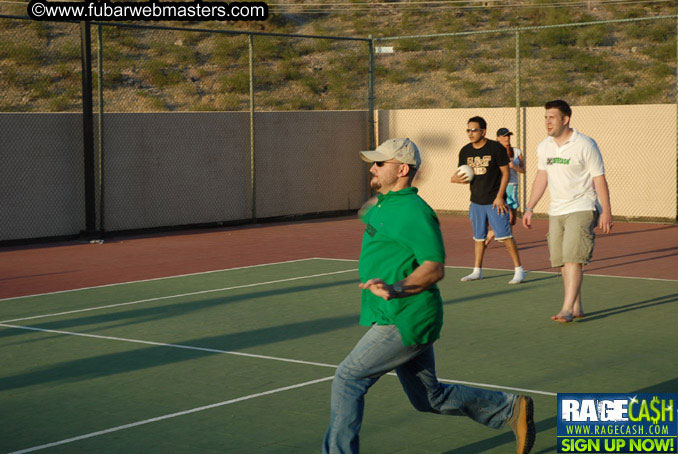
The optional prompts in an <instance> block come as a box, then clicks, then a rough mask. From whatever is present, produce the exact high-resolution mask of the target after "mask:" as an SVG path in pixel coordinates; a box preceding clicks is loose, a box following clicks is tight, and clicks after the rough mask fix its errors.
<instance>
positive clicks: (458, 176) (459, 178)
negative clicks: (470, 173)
mask: <svg viewBox="0 0 678 454" xmlns="http://www.w3.org/2000/svg"><path fill="white" fill-rule="evenodd" d="M450 182H452V183H457V184H469V183H470V181H468V180H467V179H466V175H464V174H463V173H459V171H458V170H457V171H456V172H455V173H454V175H452V178H451V179H450Z"/></svg>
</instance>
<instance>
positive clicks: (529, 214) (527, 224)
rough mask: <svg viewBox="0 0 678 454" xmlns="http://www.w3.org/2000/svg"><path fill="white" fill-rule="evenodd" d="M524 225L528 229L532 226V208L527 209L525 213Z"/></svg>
mask: <svg viewBox="0 0 678 454" xmlns="http://www.w3.org/2000/svg"><path fill="white" fill-rule="evenodd" d="M523 227H525V228H526V229H531V228H532V210H529V211H527V210H526V211H525V212H524V213H523Z"/></svg>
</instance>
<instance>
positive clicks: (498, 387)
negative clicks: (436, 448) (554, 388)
mask: <svg viewBox="0 0 678 454" xmlns="http://www.w3.org/2000/svg"><path fill="white" fill-rule="evenodd" d="M0 326H3V327H5V328H14V329H24V330H28V331H40V332H43V333H54V334H64V335H67V336H80V337H90V338H94V339H106V340H114V341H121V342H131V343H135V344H144V345H154V346H157V347H170V348H181V349H184V350H197V351H203V352H210V353H222V354H226V355H235V356H246V357H249V358H259V359H269V360H273V361H282V362H285V363H295V364H306V365H309V366H319V367H331V368H333V369H336V368H337V365H336V364H326V363H316V362H311V361H302V360H298V359H290V358H277V357H275V356H265V355H256V354H253V353H243V352H235V351H230V350H219V349H215V348H204V347H193V346H191V345H182V344H167V343H163V342H152V341H144V340H139V339H127V338H124V337H113V336H101V335H99V334H85V333H76V332H73V331H59V330H54V329H44V328H36V327H33V326H19V325H8V324H5V323H0ZM387 375H394V376H395V375H396V374H395V373H393V372H391V373H389V374H387ZM438 380H439V381H442V382H447V383H459V384H463V385H474V386H486V387H489V388H497V389H506V390H509V391H524V392H529V393H533V394H542V395H545V396H555V395H556V393H553V392H548V391H539V390H534V389H523V388H512V387H510V386H499V385H490V384H486V383H474V382H469V381H460V380H449V379H442V378H439V379H438Z"/></svg>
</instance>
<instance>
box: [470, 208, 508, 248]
mask: <svg viewBox="0 0 678 454" xmlns="http://www.w3.org/2000/svg"><path fill="white" fill-rule="evenodd" d="M468 217H469V218H470V219H471V225H473V239H474V240H476V241H485V238H487V223H488V222H489V224H490V225H491V226H492V230H494V239H495V240H506V239H508V238H513V232H512V231H511V222H510V219H511V217H510V215H509V212H508V210H507V211H506V213H504V214H499V213H497V210H495V209H494V208H492V205H478V204H477V203H473V202H471V207H470V208H469V210H468Z"/></svg>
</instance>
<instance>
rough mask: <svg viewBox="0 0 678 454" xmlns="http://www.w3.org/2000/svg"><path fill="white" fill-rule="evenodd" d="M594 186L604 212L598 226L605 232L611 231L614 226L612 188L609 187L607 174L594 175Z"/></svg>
mask: <svg viewBox="0 0 678 454" xmlns="http://www.w3.org/2000/svg"><path fill="white" fill-rule="evenodd" d="M593 187H594V188H595V189H596V192H597V193H598V201H599V202H600V206H601V207H602V209H603V212H602V213H600V219H599V221H598V228H599V229H601V230H602V231H603V232H604V233H610V229H611V228H612V205H610V190H609V188H608V187H607V180H606V179H605V174H602V175H598V176H597V177H593Z"/></svg>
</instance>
